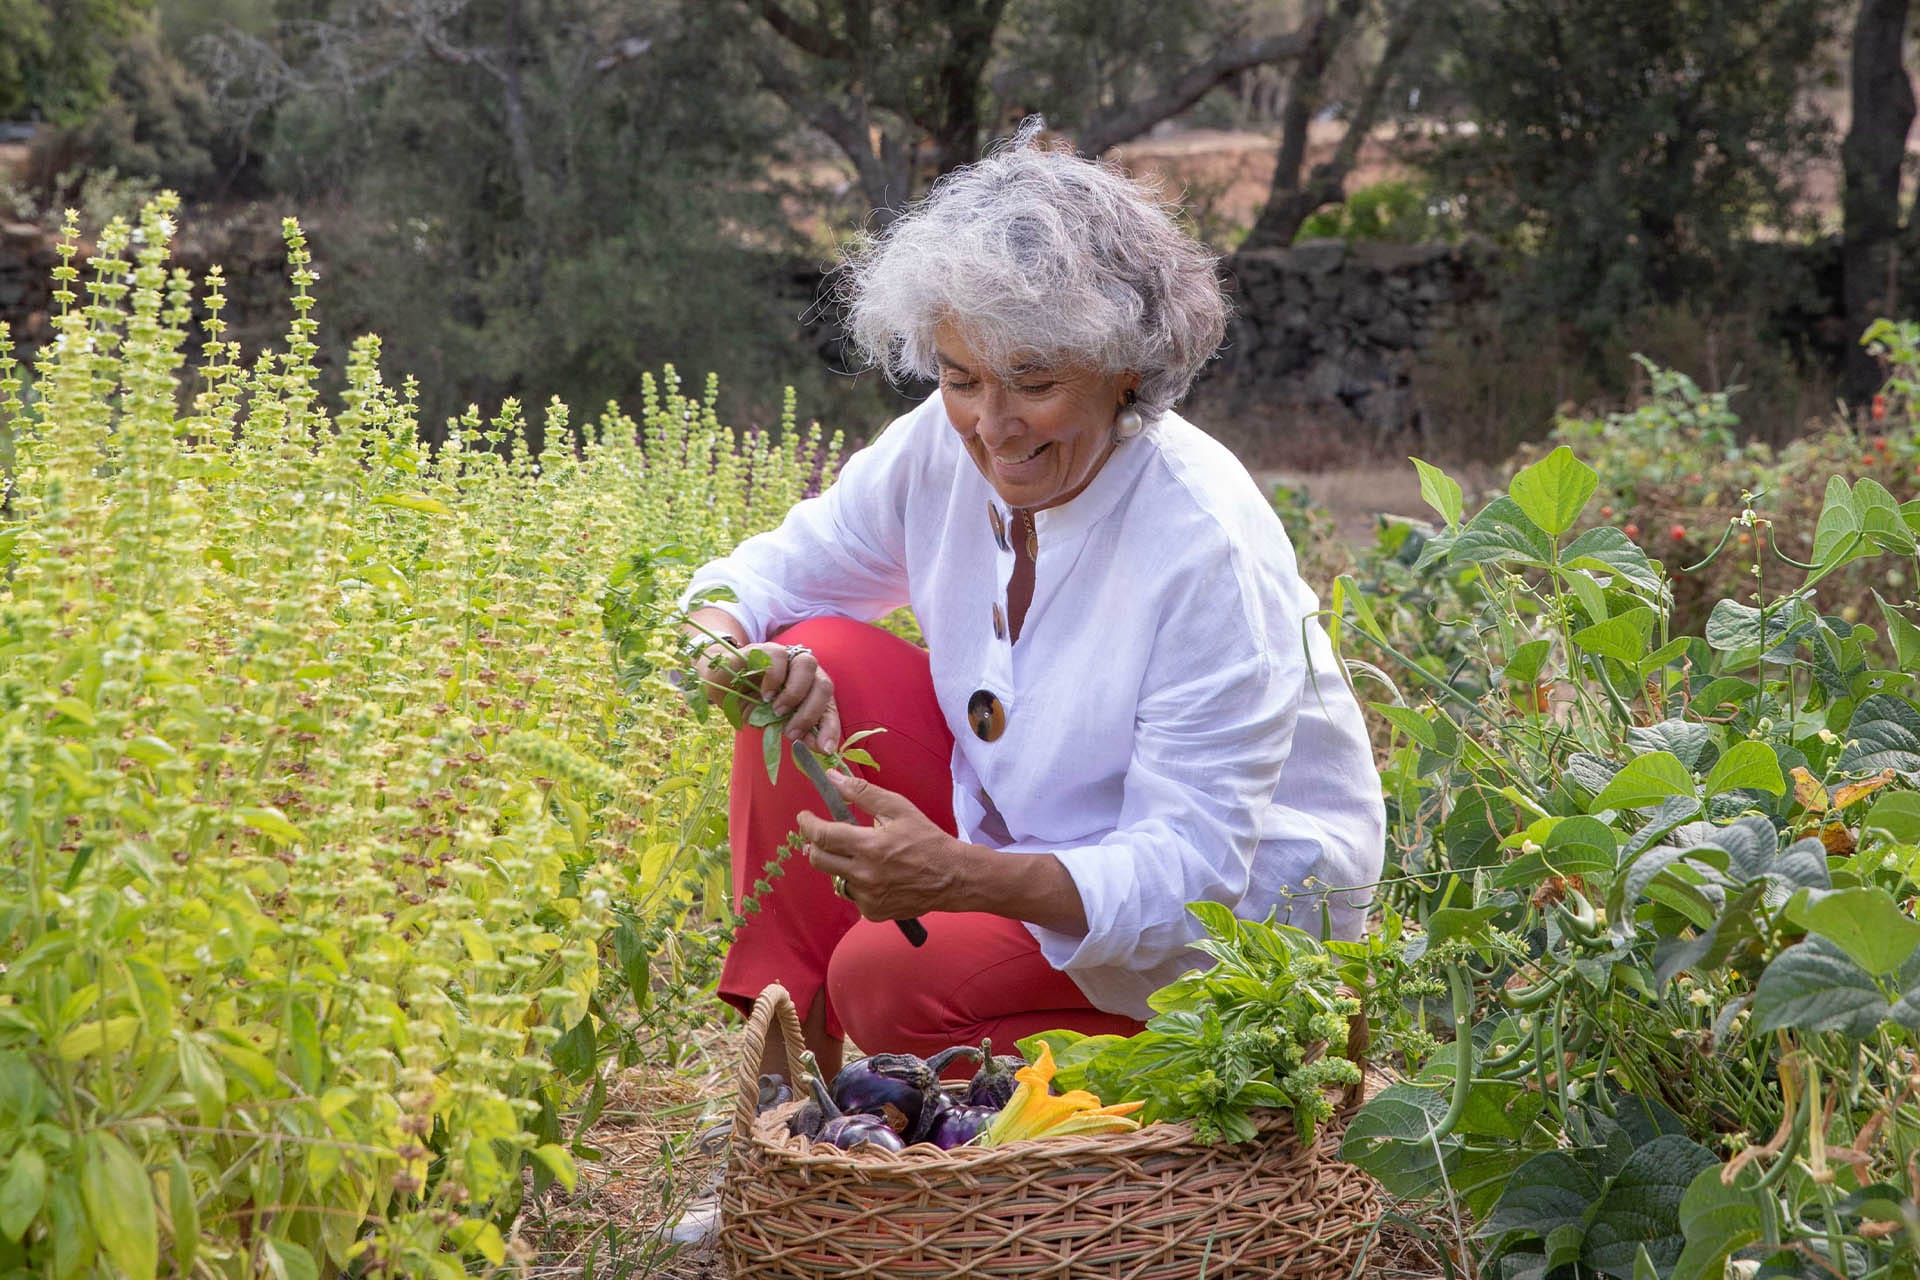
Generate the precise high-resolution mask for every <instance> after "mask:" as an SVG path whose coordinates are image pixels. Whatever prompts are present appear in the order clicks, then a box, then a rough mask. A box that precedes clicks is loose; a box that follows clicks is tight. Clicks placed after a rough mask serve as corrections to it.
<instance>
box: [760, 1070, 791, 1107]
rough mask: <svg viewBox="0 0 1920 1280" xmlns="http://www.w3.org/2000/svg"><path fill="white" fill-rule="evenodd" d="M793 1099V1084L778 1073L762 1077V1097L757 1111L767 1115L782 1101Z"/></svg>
mask: <svg viewBox="0 0 1920 1280" xmlns="http://www.w3.org/2000/svg"><path fill="white" fill-rule="evenodd" d="M792 1101H793V1086H791V1085H789V1084H788V1083H787V1082H786V1079H785V1078H784V1077H782V1076H780V1075H778V1074H775V1075H766V1076H761V1077H760V1098H759V1104H758V1107H757V1109H756V1110H757V1113H758V1114H760V1115H765V1114H766V1113H767V1112H769V1111H771V1110H773V1109H774V1108H775V1107H777V1106H780V1105H781V1104H782V1103H786V1102H792Z"/></svg>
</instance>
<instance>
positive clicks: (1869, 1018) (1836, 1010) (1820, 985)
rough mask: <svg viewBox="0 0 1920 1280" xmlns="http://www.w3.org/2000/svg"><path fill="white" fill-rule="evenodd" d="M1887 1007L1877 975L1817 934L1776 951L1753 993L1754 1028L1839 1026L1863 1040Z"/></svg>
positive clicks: (1830, 1028) (1827, 1028)
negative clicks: (1779, 951) (1876, 981)
mask: <svg viewBox="0 0 1920 1280" xmlns="http://www.w3.org/2000/svg"><path fill="white" fill-rule="evenodd" d="M1889 1012H1890V1006H1889V1003H1888V1001H1887V997H1886V996H1885V995H1884V994H1883V993H1882V992H1881V990H1880V988H1879V987H1878V986H1876V985H1875V984H1874V981H1873V975H1872V974H1870V973H1868V972H1867V971H1866V970H1865V969H1862V968H1861V967H1860V966H1859V965H1857V964H1855V963H1854V962H1853V960H1852V959H1851V958H1849V957H1848V955H1847V953H1846V952H1845V951H1843V950H1841V948H1840V946H1839V944H1838V943H1835V942H1833V941H1831V940H1829V939H1827V938H1823V937H1820V936H1819V935H1818V934H1815V935H1814V936H1812V937H1809V938H1807V939H1806V940H1805V941H1804V942H1797V943H1795V944H1794V945H1793V946H1791V947H1788V948H1787V949H1786V950H1785V951H1782V952H1781V953H1780V954H1779V955H1777V956H1775V957H1774V960H1773V963H1772V964H1770V965H1768V966H1767V969H1766V972H1765V973H1762V974H1761V975H1760V982H1759V985H1758V986H1756V987H1755V989H1754V993H1753V1025H1754V1030H1756V1031H1781V1030H1789V1029H1798V1030H1801V1031H1838V1032H1841V1033H1843V1034H1845V1035H1849V1036H1852V1037H1853V1038H1854V1039H1856V1040H1865V1039H1868V1038H1870V1037H1871V1036H1872V1035H1873V1033H1874V1029H1875V1028H1876V1027H1878V1026H1879V1025H1880V1023H1881V1021H1882V1020H1884V1019H1885V1018H1886V1017H1887V1015H1888V1013H1889Z"/></svg>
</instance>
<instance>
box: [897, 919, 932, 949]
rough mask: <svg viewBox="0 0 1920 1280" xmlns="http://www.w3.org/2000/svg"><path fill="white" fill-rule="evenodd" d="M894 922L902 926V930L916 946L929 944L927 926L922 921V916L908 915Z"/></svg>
mask: <svg viewBox="0 0 1920 1280" xmlns="http://www.w3.org/2000/svg"><path fill="white" fill-rule="evenodd" d="M894 923H895V924H897V925H899V926H900V932H902V933H904V934H906V935H907V941H908V942H911V943H912V944H913V945H914V946H916V947H924V946H926V945H927V926H925V925H923V924H921V923H920V917H918V916H908V917H907V918H906V919H905V920H895V921H894Z"/></svg>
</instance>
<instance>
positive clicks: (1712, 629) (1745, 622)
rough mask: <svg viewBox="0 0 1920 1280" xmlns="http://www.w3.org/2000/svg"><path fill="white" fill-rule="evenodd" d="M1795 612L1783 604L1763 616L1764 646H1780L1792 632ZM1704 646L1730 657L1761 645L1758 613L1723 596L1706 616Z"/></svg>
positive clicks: (1749, 606) (1746, 605) (1752, 607)
mask: <svg viewBox="0 0 1920 1280" xmlns="http://www.w3.org/2000/svg"><path fill="white" fill-rule="evenodd" d="M1796 612H1797V611H1796V610H1794V609H1791V608H1789V607H1787V605H1785V604H1782V605H1779V606H1777V607H1775V608H1772V609H1769V610H1767V612H1766V644H1767V647H1768V648H1769V649H1771V648H1773V647H1774V646H1775V645H1777V644H1779V643H1780V641H1781V640H1782V639H1784V638H1785V637H1786V635H1787V633H1788V632H1790V631H1792V630H1793V627H1794V616H1795V614H1796ZM1706 638H1707V645H1708V647H1709V648H1712V649H1714V650H1716V651H1717V652H1720V653H1732V652H1734V651H1736V650H1739V649H1746V648H1749V647H1752V646H1755V645H1758V644H1759V643H1760V642H1761V617H1760V610H1759V609H1757V608H1755V607H1754V606H1752V605H1750V604H1741V603H1740V602H1739V601H1738V600H1735V599H1734V598H1732V597H1731V596H1723V597H1722V598H1721V599H1720V600H1719V602H1718V603H1716V604H1715V605H1714V606H1713V612H1712V613H1710V614H1708V615H1707V628H1706Z"/></svg>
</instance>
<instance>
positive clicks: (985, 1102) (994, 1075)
mask: <svg viewBox="0 0 1920 1280" xmlns="http://www.w3.org/2000/svg"><path fill="white" fill-rule="evenodd" d="M980 1059H981V1062H980V1070H978V1071H976V1072H975V1073H974V1076H973V1079H972V1080H971V1081H969V1082H968V1083H967V1097H966V1102H967V1105H968V1106H972V1107H991V1108H993V1109H994V1110H995V1111H998V1110H999V1109H1000V1108H1001V1107H1004V1106H1006V1105H1007V1100H1008V1099H1010V1098H1012V1097H1013V1091H1014V1089H1015V1088H1016V1087H1017V1086H1018V1085H1019V1081H1017V1080H1015V1079H1014V1078H1013V1073H1014V1072H1016V1071H1018V1070H1019V1069H1020V1068H1022V1067H1024V1066H1026V1065H1027V1060H1026V1059H1025V1058H1021V1057H1016V1056H1013V1055H1010V1054H1001V1055H999V1056H998V1057H995V1056H994V1052H993V1041H991V1040H982V1041H981V1042H980Z"/></svg>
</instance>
